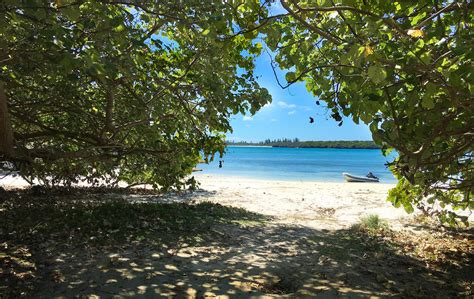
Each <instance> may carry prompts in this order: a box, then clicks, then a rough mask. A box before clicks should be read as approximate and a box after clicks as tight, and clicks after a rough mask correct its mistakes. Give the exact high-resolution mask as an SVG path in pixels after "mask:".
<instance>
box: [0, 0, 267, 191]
mask: <svg viewBox="0 0 474 299" xmlns="http://www.w3.org/2000/svg"><path fill="white" fill-rule="evenodd" d="M265 13H266V11H265V10H264V9H263V8H262V7H260V6H259V4H258V1H247V2H245V3H243V4H241V3H227V2H226V3H223V2H221V1H207V2H202V1H194V0H192V1H164V2H163V1H146V2H142V1H110V2H109V1H66V0H63V1H55V2H54V3H53V4H50V3H49V2H47V1H40V0H32V1H20V0H9V1H2V3H1V4H0V69H1V74H0V136H1V141H2V142H0V160H4V161H7V162H9V163H6V164H5V165H4V168H12V166H13V168H16V169H19V170H20V171H21V174H22V175H23V176H24V177H26V178H27V179H29V180H32V179H39V180H40V182H42V183H44V184H47V185H56V184H59V183H65V184H71V183H73V182H75V181H77V179H78V178H79V177H82V178H86V179H87V180H88V182H89V183H92V184H101V183H106V184H113V183H116V182H117V181H126V182H128V183H131V184H133V183H150V184H153V185H154V186H155V187H163V188H166V187H169V186H179V185H180V184H181V183H180V180H181V179H182V178H183V177H184V176H185V175H187V174H189V173H190V172H191V169H192V167H193V166H194V165H195V164H196V162H197V161H199V160H200V158H201V154H204V156H205V157H206V158H209V157H212V156H213V155H214V153H216V152H218V151H220V152H222V151H223V147H224V139H223V134H222V133H225V132H227V131H230V130H231V127H230V125H229V121H228V118H229V116H230V115H232V114H236V113H244V112H246V111H248V110H250V112H251V113H254V112H255V111H257V110H258V109H259V108H260V107H262V106H263V105H264V104H266V103H267V102H268V101H269V100H270V96H269V94H268V92H267V91H266V89H264V88H261V87H259V86H258V84H257V83H256V81H255V79H254V76H253V68H254V64H253V56H254V55H257V54H259V53H260V51H261V45H260V44H255V43H254V42H253V41H252V38H253V36H252V35H250V36H249V35H245V34H239V33H240V32H242V31H243V30H245V28H246V27H248V26H251V25H252V24H253V23H255V22H256V21H257V20H258V19H259V18H260V17H261V15H265Z"/></svg>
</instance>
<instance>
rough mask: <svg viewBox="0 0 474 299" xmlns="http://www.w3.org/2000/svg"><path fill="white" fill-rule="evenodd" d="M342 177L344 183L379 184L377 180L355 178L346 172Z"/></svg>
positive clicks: (361, 177)
mask: <svg viewBox="0 0 474 299" xmlns="http://www.w3.org/2000/svg"><path fill="white" fill-rule="evenodd" d="M342 176H343V177H344V180H346V182H351V183H378V182H379V179H374V178H368V177H363V176H356V175H352V174H349V173H346V172H343V173H342Z"/></svg>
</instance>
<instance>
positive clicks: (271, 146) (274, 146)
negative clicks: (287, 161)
mask: <svg viewBox="0 0 474 299" xmlns="http://www.w3.org/2000/svg"><path fill="white" fill-rule="evenodd" d="M226 147H267V148H268V147H270V148H325V149H373V150H379V149H380V147H344V146H341V147H329V146H277V145H234V144H228V145H226Z"/></svg>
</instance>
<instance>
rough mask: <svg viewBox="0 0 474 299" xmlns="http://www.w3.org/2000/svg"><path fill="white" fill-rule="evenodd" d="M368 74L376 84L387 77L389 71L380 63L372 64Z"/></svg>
mask: <svg viewBox="0 0 474 299" xmlns="http://www.w3.org/2000/svg"><path fill="white" fill-rule="evenodd" d="M367 73H368V75H369V78H370V80H372V82H374V83H375V84H379V83H381V82H383V81H384V80H385V78H387V72H386V71H385V69H384V68H383V67H381V66H379V65H371V66H369V69H368V72H367Z"/></svg>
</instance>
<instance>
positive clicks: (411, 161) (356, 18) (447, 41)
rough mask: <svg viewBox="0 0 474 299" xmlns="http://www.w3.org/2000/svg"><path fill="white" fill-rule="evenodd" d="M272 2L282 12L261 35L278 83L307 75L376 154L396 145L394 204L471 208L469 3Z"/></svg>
mask: <svg viewBox="0 0 474 299" xmlns="http://www.w3.org/2000/svg"><path fill="white" fill-rule="evenodd" d="M280 2H281V5H282V7H283V8H284V9H285V10H286V11H287V13H286V14H283V15H281V16H280V17H278V21H276V22H273V23H272V25H271V26H267V27H265V29H264V30H263V32H264V33H265V41H266V44H267V45H268V47H269V48H270V49H271V51H272V52H273V53H274V62H273V63H274V64H275V65H278V66H279V67H280V68H283V69H287V70H288V71H287V72H286V76H285V79H286V81H287V84H283V83H281V85H282V87H283V88H285V87H287V86H289V85H291V84H292V83H295V82H298V81H304V82H306V87H307V89H308V91H310V92H312V93H313V94H314V96H315V97H317V98H319V100H321V101H323V102H324V103H326V105H327V107H328V109H330V110H331V112H332V117H333V118H334V119H335V120H336V121H339V122H341V121H342V115H345V116H350V117H352V119H353V121H354V122H356V123H359V122H363V123H365V124H367V125H369V126H370V130H371V132H372V136H373V139H374V141H375V142H376V143H378V144H379V145H381V146H382V147H383V149H384V151H385V152H388V151H390V150H392V149H396V150H397V152H398V153H399V157H398V158H397V159H396V160H395V161H394V162H393V163H392V164H391V165H390V167H391V169H392V171H393V173H394V174H395V175H396V176H397V178H398V179H399V183H398V185H397V187H396V188H394V189H393V190H392V191H391V192H390V195H389V199H390V200H391V201H392V203H393V204H394V205H395V206H404V207H405V209H406V210H407V211H413V208H414V207H416V206H418V207H422V206H425V207H426V206H431V205H432V204H434V203H435V202H437V203H438V204H440V205H441V207H443V208H444V207H445V205H447V204H450V205H451V207H452V208H453V209H454V210H457V209H472V208H473V207H474V202H473V200H472V197H473V193H474V168H473V167H474V165H473V163H472V156H473V152H474V111H473V110H474V105H473V104H472V103H473V102H474V101H473V100H474V98H473V91H474V90H473V89H474V69H473V56H474V53H473V51H472V45H473V44H474V38H473V35H472V30H473V18H474V13H472V10H473V8H474V5H473V3H472V1H439V0H431V1H367V0H342V1H331V0H308V1H296V0H282V1H280ZM439 216H440V217H441V218H442V219H443V220H447V221H454V220H455V219H461V220H466V218H465V217H461V218H459V217H458V216H459V215H456V214H455V213H453V211H448V210H444V211H442V212H441V214H440V215H439Z"/></svg>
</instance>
